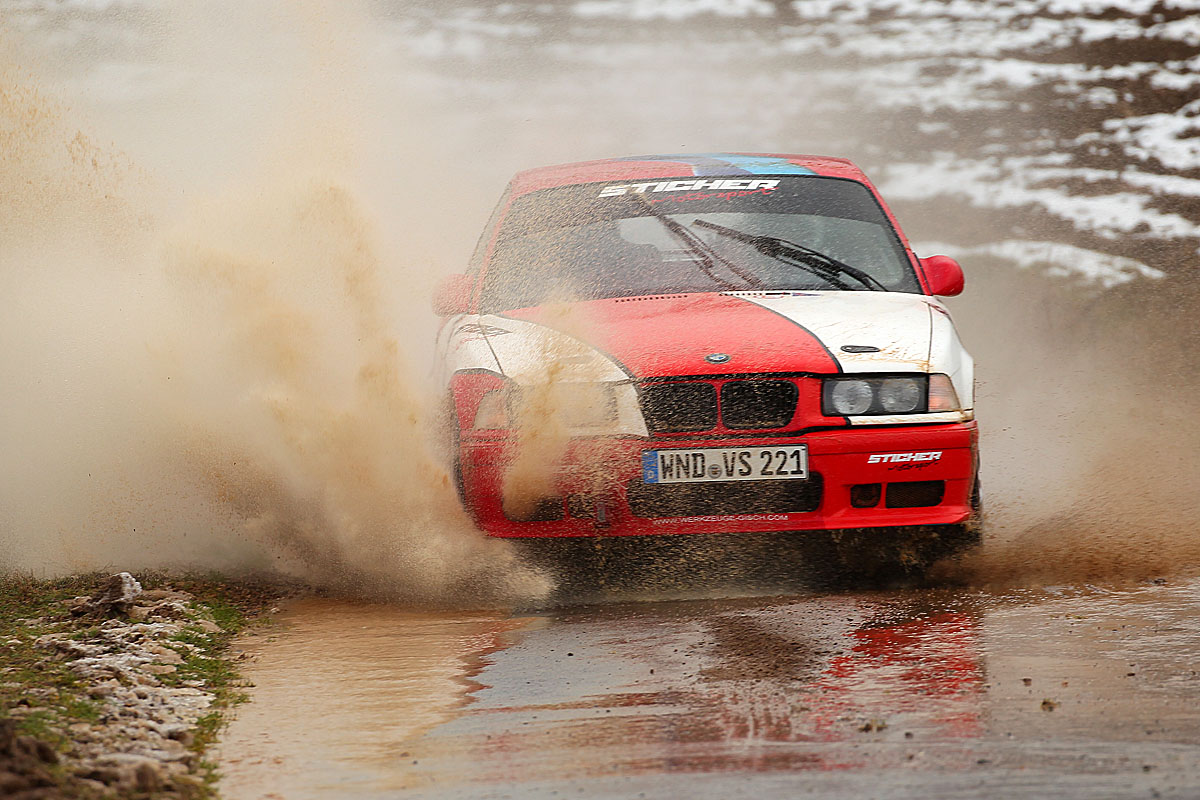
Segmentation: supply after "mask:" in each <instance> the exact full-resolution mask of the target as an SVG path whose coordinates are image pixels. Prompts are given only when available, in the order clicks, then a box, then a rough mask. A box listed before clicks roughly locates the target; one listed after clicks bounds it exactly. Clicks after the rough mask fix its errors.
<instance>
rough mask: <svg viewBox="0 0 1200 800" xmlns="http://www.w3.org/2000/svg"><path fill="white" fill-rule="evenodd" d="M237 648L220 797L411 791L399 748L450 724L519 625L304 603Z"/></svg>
mask: <svg viewBox="0 0 1200 800" xmlns="http://www.w3.org/2000/svg"><path fill="white" fill-rule="evenodd" d="M280 620H281V622H282V628H280V629H275V628H272V629H271V630H270V631H269V632H267V633H264V634H261V635H259V636H257V637H256V638H255V639H253V640H251V641H250V642H248V644H247V651H248V652H249V653H250V654H251V655H252V656H253V661H251V662H250V666H249V667H247V668H246V669H245V670H244V671H245V674H246V675H247V677H248V678H249V679H250V680H251V681H252V682H253V684H254V688H253V690H252V693H253V698H254V702H252V703H250V704H248V705H245V706H241V707H239V709H238V711H237V713H236V719H235V721H234V722H233V723H232V724H231V725H230V727H229V729H228V730H227V731H226V733H225V735H224V736H223V737H222V743H221V748H220V756H219V757H220V762H221V772H222V780H221V784H220V791H221V795H222V797H224V798H226V800H237V799H238V798H259V797H280V798H287V800H304V798H328V797H334V796H338V795H339V794H340V793H342V792H351V793H364V794H367V795H368V796H369V795H370V793H373V792H375V791H383V790H390V789H403V788H411V787H413V786H415V785H419V783H420V779H419V776H415V777H414V776H410V775H408V774H406V773H404V772H397V771H396V770H395V765H396V764H397V763H399V760H400V759H401V758H405V757H406V755H407V754H406V753H405V752H404V743H405V742H408V741H411V740H413V739H416V738H419V737H420V736H421V735H423V734H424V733H426V732H427V731H429V730H430V729H432V728H433V727H435V726H436V725H438V724H439V723H441V722H443V721H445V720H446V719H449V718H450V717H452V716H453V715H454V713H455V712H456V711H457V710H458V709H459V708H461V707H462V706H463V705H465V704H466V703H467V702H469V700H468V697H469V693H470V692H472V691H475V690H477V689H478V688H479V687H480V684H478V683H476V682H475V681H474V676H476V675H478V674H479V672H480V671H481V670H482V669H483V668H484V666H485V665H486V663H487V658H488V654H489V653H491V652H494V651H495V650H497V649H499V648H500V647H502V646H503V644H502V642H503V637H504V636H505V634H506V633H507V632H508V631H510V630H513V629H515V628H519V627H521V625H522V624H524V623H523V621H521V620H515V619H508V618H505V617H504V616H503V615H486V614H481V615H479V616H475V617H472V616H469V615H462V614H458V615H452V614H449V613H442V614H438V613H417V612H407V611H401V610H398V609H396V608H393V607H387V606H371V605H364V604H345V603H336V602H329V601H321V600H305V601H301V602H297V603H295V604H293V605H292V606H291V607H290V608H289V609H288V610H287V611H286V612H285V613H284V614H283V615H282V616H281V618H280Z"/></svg>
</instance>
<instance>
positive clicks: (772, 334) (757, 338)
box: [506, 293, 838, 378]
mask: <svg viewBox="0 0 1200 800" xmlns="http://www.w3.org/2000/svg"><path fill="white" fill-rule="evenodd" d="M577 305H578V308H579V314H578V316H577V317H575V318H573V319H572V320H571V321H572V323H573V324H576V325H582V326H584V327H585V328H586V330H587V333H588V344H589V345H592V346H594V347H596V348H597V349H598V350H600V351H601V352H603V353H606V354H607V355H609V356H611V357H613V358H615V359H616V360H617V361H618V362H619V363H621V364H623V365H624V366H625V367H626V368H627V369H628V370H629V371H630V372H631V373H632V374H633V376H634V377H638V378H657V377H669V376H675V375H730V374H742V373H751V372H753V373H760V372H813V373H821V374H835V373H837V372H838V365H837V362H836V361H834V359H833V357H832V356H830V355H829V351H827V350H826V349H825V347H824V346H823V345H822V344H821V342H820V341H818V340H817V338H816V337H815V336H813V335H812V334H811V333H809V332H808V331H806V330H805V329H804V328H802V327H800V326H799V325H797V324H796V323H795V322H792V321H791V320H789V319H787V318H785V317H783V316H781V315H780V314H777V313H775V312H773V311H769V310H768V309H766V308H763V307H762V306H760V305H757V304H756V303H751V302H748V301H746V300H742V299H740V298H738V297H731V296H729V295H724V294H716V293H713V294H683V295H666V296H661V297H650V298H624V297H618V298H610V299H606V300H593V301H591V302H587V303H579V304H577ZM506 316H511V317H516V318H519V319H524V320H528V321H530V322H536V323H539V324H542V325H548V326H550V327H554V325H553V321H554V320H553V318H552V317H550V318H548V315H547V314H545V313H544V312H543V311H542V309H541V308H537V307H535V308H526V309H521V310H519V311H510V312H508V313H507V314H506ZM731 333H733V334H736V335H735V336H731V335H730V334H731ZM712 353H725V354H726V355H728V356H729V357H730V358H729V361H727V362H726V363H723V364H712V363H710V362H708V361H705V360H704V357H705V356H707V355H710V354H712Z"/></svg>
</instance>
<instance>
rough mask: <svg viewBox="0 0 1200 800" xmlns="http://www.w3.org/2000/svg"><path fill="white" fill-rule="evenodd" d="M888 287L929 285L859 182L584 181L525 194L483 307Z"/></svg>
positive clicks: (493, 263) (510, 219) (503, 239)
mask: <svg viewBox="0 0 1200 800" xmlns="http://www.w3.org/2000/svg"><path fill="white" fill-rule="evenodd" d="M698 222H699V223H701V224H697V223H698ZM705 223H707V224H705ZM731 231H732V232H733V233H732V234H731ZM735 234H738V235H735ZM796 245H799V246H800V247H799V248H796V247H795V246H796ZM813 251H815V252H816V255H813V254H812V253H813ZM846 268H849V271H850V272H851V273H852V272H859V273H865V274H866V276H868V279H867V280H866V281H864V280H862V279H856V278H854V277H853V276H852V275H850V274H848V273H847V272H846ZM880 288H883V289H886V290H888V291H895V292H914V293H919V292H920V291H921V289H920V286H919V284H918V283H917V279H916V276H915V275H914V274H913V271H912V267H911V266H910V264H909V262H908V259H907V258H906V256H905V252H904V248H903V247H902V245H901V244H900V240H899V237H898V236H897V234H896V232H895V229H894V228H893V227H892V225H891V223H890V222H889V221H888V218H887V216H886V215H885V214H884V212H883V209H882V208H881V207H880V205H879V203H878V202H877V201H876V200H875V197H874V195H873V194H872V193H871V191H870V190H869V189H868V188H867V187H866V186H864V185H863V184H861V183H858V182H857V181H852V180H848V179H844V178H829V177H821V176H807V175H806V176H796V175H779V176H769V175H763V176H752V177H748V178H747V177H737V178H722V177H712V178H689V179H660V180H656V181H655V180H651V181H648V182H641V183H633V182H629V183H587V184H576V185H573V186H561V187H556V188H553V189H544V190H541V191H537V192H531V193H529V194H527V195H523V196H521V197H519V198H517V199H516V200H515V201H514V202H513V205H512V208H511V209H510V210H509V212H508V214H507V215H505V218H504V221H503V223H502V226H501V229H500V232H499V235H498V237H497V240H496V246H495V249H494V251H493V253H492V257H491V259H490V260H489V263H488V265H487V268H486V274H485V276H484V282H483V296H482V308H483V310H484V311H485V312H492V311H503V310H506V309H514V308H524V307H528V306H534V305H539V304H542V303H546V302H552V301H573V300H596V299H601V298H606V297H637V296H643V295H651V294H667V293H672V294H674V293H683V292H714V291H731V290H743V289H744V290H755V291H787V290H866V289H880Z"/></svg>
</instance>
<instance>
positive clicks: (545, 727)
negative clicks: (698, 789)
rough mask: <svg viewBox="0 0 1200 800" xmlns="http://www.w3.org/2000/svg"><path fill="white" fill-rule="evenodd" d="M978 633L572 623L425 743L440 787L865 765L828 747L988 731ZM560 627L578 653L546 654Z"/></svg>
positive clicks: (593, 614) (530, 637)
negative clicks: (535, 677)
mask: <svg viewBox="0 0 1200 800" xmlns="http://www.w3.org/2000/svg"><path fill="white" fill-rule="evenodd" d="M831 604H832V605H834V606H839V605H840V606H844V607H837V608H835V609H834V610H832V611H831V609H830V608H829V606H830V605H831ZM885 616H886V617H887V620H886V621H884V617H885ZM978 624H979V621H978V617H977V615H976V614H974V613H973V612H970V611H962V610H956V611H929V612H919V613H915V614H910V615H904V614H900V615H897V613H896V611H895V609H894V608H887V607H884V606H877V605H876V604H874V603H871V602H869V601H866V602H864V601H853V600H847V599H843V598H813V599H792V600H789V601H787V602H785V603H783V604H776V603H766V604H764V603H763V602H762V601H757V602H756V601H736V602H732V603H731V602H728V601H727V602H723V603H715V602H699V603H679V604H666V605H663V606H658V607H652V608H649V609H647V608H632V609H630V608H618V609H609V610H605V611H584V612H580V613H577V614H568V615H563V616H562V617H559V618H557V619H555V620H553V621H552V622H551V623H550V625H549V626H548V627H547V628H545V629H542V630H539V631H538V632H536V633H530V634H527V635H525V636H523V637H521V641H520V642H518V643H517V644H515V645H514V646H513V647H512V648H510V649H508V650H506V651H503V652H498V653H496V654H495V655H494V659H495V664H494V666H493V667H492V668H491V669H490V670H489V673H488V676H489V679H490V680H488V681H487V682H488V683H491V684H492V686H489V687H485V688H484V689H482V690H481V691H480V692H478V693H477V694H476V700H477V701H478V702H477V703H476V704H474V705H472V706H471V707H470V708H469V709H468V710H467V711H466V713H465V715H464V716H463V717H460V718H459V719H457V720H454V721H452V722H449V723H447V724H446V725H443V726H440V727H439V728H438V729H436V730H435V731H432V732H431V733H430V734H429V736H427V737H425V739H424V741H422V742H420V743H418V744H417V745H416V746H417V747H419V748H420V749H422V750H423V751H425V753H426V754H428V755H430V756H432V757H433V758H432V759H431V761H430V769H431V774H432V775H436V777H435V778H434V780H435V781H436V782H438V783H441V782H445V781H450V782H455V781H457V780H462V779H463V777H464V775H463V769H464V765H467V764H469V765H471V766H470V767H469V771H470V775H471V781H472V782H475V783H491V782H495V781H499V782H505V781H529V780H531V779H537V778H539V777H540V778H553V777H561V776H562V775H563V773H564V770H565V771H566V773H567V774H569V775H571V776H575V777H579V778H583V777H591V778H596V777H601V776H604V775H611V774H613V773H614V772H618V773H620V774H623V775H633V774H645V773H670V772H699V771H702V772H722V771H749V772H764V771H770V770H797V769H820V770H828V769H840V768H850V767H854V766H861V765H862V764H863V761H864V757H863V756H862V755H861V754H856V753H853V752H851V751H850V750H848V749H846V748H840V747H830V746H829V745H830V744H837V743H839V742H859V741H862V740H864V737H865V738H866V739H867V740H870V739H871V738H872V737H874V738H876V739H880V738H885V739H889V740H891V739H896V738H900V739H901V740H903V737H904V735H905V733H906V732H907V733H909V734H910V735H913V734H914V732H916V733H919V734H920V735H921V736H922V738H925V739H929V738H943V739H944V738H970V737H977V736H979V735H981V734H982V732H983V725H982V723H981V721H980V719H981V713H982V712H981V687H982V686H983V684H984V669H983V665H982V661H983V656H982V653H981V652H980V649H979V642H980V635H979V631H978V629H977V628H978ZM560 625H566V626H569V630H571V631H572V632H573V635H572V637H571V638H570V640H568V641H562V642H547V641H545V639H546V637H547V636H549V635H552V632H553V631H555V630H556V628H557V626H560ZM560 635H562V634H560ZM555 654H557V656H558V657H557V658H555ZM547 662H554V663H547ZM520 673H525V674H541V675H547V674H548V675H550V676H552V677H549V678H543V679H542V680H543V681H544V684H541V685H537V686H533V684H531V683H529V682H527V681H520V680H516V681H513V680H510V679H512V678H516V677H517V676H518V674H520ZM560 684H561V686H560ZM581 685H582V686H581ZM531 686H533V688H530V687H531ZM592 686H594V687H596V688H597V689H599V692H597V693H596V694H589V693H587V692H586V689H587V688H588V687H592ZM877 728H878V729H879V730H878V731H876V729H877ZM550 753H553V755H548V754H550Z"/></svg>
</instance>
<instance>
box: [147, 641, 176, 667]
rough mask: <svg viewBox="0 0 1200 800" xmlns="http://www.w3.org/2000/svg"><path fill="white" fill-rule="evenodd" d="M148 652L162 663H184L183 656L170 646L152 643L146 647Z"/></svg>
mask: <svg viewBox="0 0 1200 800" xmlns="http://www.w3.org/2000/svg"><path fill="white" fill-rule="evenodd" d="M146 652H147V653H150V654H151V655H153V656H154V659H155V660H156V661H158V662H160V663H162V664H182V663H183V656H181V655H179V653H178V652H176V651H174V650H172V649H171V648H169V647H163V646H162V645H160V644H152V645H150V646H149V647H147V648H146Z"/></svg>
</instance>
